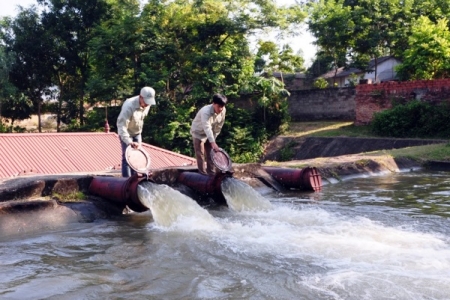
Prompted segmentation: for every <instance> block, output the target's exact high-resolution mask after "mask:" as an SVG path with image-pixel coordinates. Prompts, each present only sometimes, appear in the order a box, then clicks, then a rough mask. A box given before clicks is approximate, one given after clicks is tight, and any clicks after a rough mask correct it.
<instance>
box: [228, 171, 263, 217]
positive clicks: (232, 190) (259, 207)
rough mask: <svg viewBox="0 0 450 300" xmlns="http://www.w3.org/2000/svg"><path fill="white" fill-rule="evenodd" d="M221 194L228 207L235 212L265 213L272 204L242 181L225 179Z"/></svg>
mask: <svg viewBox="0 0 450 300" xmlns="http://www.w3.org/2000/svg"><path fill="white" fill-rule="evenodd" d="M221 188H222V193H223V195H224V196H225V199H226V200H227V204H228V206H229V207H230V208H231V209H232V210H234V211H237V212H244V211H266V210H270V209H272V204H271V203H270V202H269V200H267V199H266V198H264V197H263V196H261V195H260V194H259V193H258V192H257V191H255V190H254V189H253V188H252V187H251V186H249V185H248V184H246V183H245V182H243V181H240V180H237V179H234V178H225V179H224V180H223V181H222V187H221Z"/></svg>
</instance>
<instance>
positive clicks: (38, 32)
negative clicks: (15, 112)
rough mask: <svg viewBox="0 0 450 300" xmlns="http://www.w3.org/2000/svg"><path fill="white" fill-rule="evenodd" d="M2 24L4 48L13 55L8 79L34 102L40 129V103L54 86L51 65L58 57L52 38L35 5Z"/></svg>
mask: <svg viewBox="0 0 450 300" xmlns="http://www.w3.org/2000/svg"><path fill="white" fill-rule="evenodd" d="M2 25H3V27H2V41H3V43H4V45H5V51H6V53H7V54H8V55H14V60H13V62H12V64H11V69H10V72H9V80H10V82H11V83H12V84H13V85H14V86H15V87H17V89H18V91H19V92H21V93H23V94H24V95H25V96H26V97H27V98H29V99H30V100H31V101H32V103H33V106H34V112H35V113H37V114H38V129H39V132H41V131H42V127H41V117H40V116H41V105H42V102H43V96H44V94H45V93H46V91H47V89H48V88H49V87H50V86H51V85H52V70H51V66H53V65H54V63H53V62H54V60H55V57H56V56H55V53H54V52H53V51H52V50H53V46H52V45H53V40H52V38H51V37H50V35H49V34H48V32H47V31H46V30H45V28H44V27H43V25H42V23H41V20H40V18H39V15H38V14H37V13H36V8H35V7H31V8H29V9H22V10H21V11H20V13H19V14H18V15H17V17H16V18H15V19H14V20H6V21H5V22H4V23H3V24H2Z"/></svg>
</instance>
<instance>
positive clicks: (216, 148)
mask: <svg viewBox="0 0 450 300" xmlns="http://www.w3.org/2000/svg"><path fill="white" fill-rule="evenodd" d="M211 148H213V149H214V151H216V152H217V151H219V150H220V148H219V146H217V144H216V143H211Z"/></svg>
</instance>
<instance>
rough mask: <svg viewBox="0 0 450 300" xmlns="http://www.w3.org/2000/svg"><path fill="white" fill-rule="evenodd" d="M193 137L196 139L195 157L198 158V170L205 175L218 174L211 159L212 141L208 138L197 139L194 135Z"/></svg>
mask: <svg viewBox="0 0 450 300" xmlns="http://www.w3.org/2000/svg"><path fill="white" fill-rule="evenodd" d="M192 139H193V141H194V150H195V158H196V159H197V168H198V172H199V173H201V174H205V175H214V174H216V166H214V163H213V162H212V159H211V149H212V148H211V143H210V142H209V141H208V140H206V142H202V140H199V139H196V138H194V137H192ZM205 163H206V168H205Z"/></svg>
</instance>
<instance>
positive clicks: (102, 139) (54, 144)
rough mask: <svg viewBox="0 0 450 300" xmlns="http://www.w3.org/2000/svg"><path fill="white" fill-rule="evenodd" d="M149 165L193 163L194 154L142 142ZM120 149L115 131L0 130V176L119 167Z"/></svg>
mask: <svg viewBox="0 0 450 300" xmlns="http://www.w3.org/2000/svg"><path fill="white" fill-rule="evenodd" d="M143 148H144V149H145V150H146V151H147V152H148V154H149V155H150V158H151V168H152V169H159V168H165V167H177V166H188V165H195V164H196V161H195V159H194V158H191V157H188V156H185V155H181V154H178V153H174V152H171V151H168V150H165V149H162V148H158V147H155V146H152V145H149V144H145V143H143ZM121 161H122V150H121V147H120V142H119V136H118V135H117V134H116V133H113V132H112V133H100V132H77V133H11V134H0V178H9V177H16V176H20V175H27V174H62V173H78V172H102V171H108V170H119V171H120V164H121Z"/></svg>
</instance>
